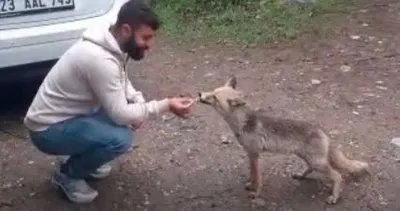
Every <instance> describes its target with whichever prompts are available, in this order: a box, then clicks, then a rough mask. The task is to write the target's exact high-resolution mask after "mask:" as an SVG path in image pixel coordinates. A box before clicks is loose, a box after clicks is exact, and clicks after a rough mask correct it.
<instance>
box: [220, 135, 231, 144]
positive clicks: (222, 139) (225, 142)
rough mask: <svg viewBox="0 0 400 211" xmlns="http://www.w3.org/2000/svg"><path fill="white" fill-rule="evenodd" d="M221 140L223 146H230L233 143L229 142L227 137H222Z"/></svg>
mask: <svg viewBox="0 0 400 211" xmlns="http://www.w3.org/2000/svg"><path fill="white" fill-rule="evenodd" d="M220 138H221V143H222V144H230V143H232V142H231V140H229V139H228V137H227V136H224V135H221V137H220Z"/></svg>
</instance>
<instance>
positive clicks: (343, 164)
mask: <svg viewBox="0 0 400 211" xmlns="http://www.w3.org/2000/svg"><path fill="white" fill-rule="evenodd" d="M329 159H330V162H331V165H332V166H333V167H335V168H336V169H338V170H339V171H342V172H343V171H344V172H346V173H350V174H357V173H361V172H369V170H368V169H369V165H368V163H366V162H363V161H359V160H351V159H348V158H347V157H346V156H345V155H344V154H343V152H342V150H341V147H340V146H338V145H336V146H333V145H332V146H330V147H329Z"/></svg>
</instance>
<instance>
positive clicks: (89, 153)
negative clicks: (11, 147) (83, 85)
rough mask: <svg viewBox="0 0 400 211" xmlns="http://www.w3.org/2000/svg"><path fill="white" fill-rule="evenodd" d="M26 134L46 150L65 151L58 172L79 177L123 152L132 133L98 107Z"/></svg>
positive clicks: (47, 151) (127, 146)
mask: <svg viewBox="0 0 400 211" xmlns="http://www.w3.org/2000/svg"><path fill="white" fill-rule="evenodd" d="M30 136H31V140H32V142H33V144H34V145H35V146H36V147H37V148H38V149H39V150H40V151H42V152H44V153H46V154H50V155H69V156H70V159H68V161H67V162H66V163H65V164H63V165H61V172H62V173H64V174H66V175H67V176H68V177H70V178H74V179H83V178H85V177H87V176H88V175H89V174H90V173H92V172H94V171H95V170H96V169H97V168H98V167H100V166H101V165H103V164H105V163H107V162H109V161H111V160H113V159H115V158H117V157H119V156H120V155H122V154H124V153H125V152H127V151H128V150H129V148H130V147H131V145H132V138H133V133H132V131H131V130H130V129H129V128H128V127H124V126H119V125H116V124H115V123H113V122H112V121H111V120H110V119H109V118H108V116H107V115H106V114H105V113H104V112H102V111H99V112H97V113H95V114H93V115H88V116H79V117H76V118H73V119H69V120H66V121H63V122H60V123H57V124H54V125H52V126H50V127H49V128H48V129H47V130H45V131H39V132H35V131H30Z"/></svg>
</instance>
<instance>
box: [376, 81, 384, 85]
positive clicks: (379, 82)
mask: <svg viewBox="0 0 400 211" xmlns="http://www.w3.org/2000/svg"><path fill="white" fill-rule="evenodd" d="M375 83H376V84H383V83H384V82H383V81H375Z"/></svg>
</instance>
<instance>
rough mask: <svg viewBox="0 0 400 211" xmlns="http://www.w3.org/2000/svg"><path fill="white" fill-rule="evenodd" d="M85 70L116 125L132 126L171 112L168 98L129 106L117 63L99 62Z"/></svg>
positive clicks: (91, 64)
mask: <svg viewBox="0 0 400 211" xmlns="http://www.w3.org/2000/svg"><path fill="white" fill-rule="evenodd" d="M85 68H87V69H86V71H85V75H86V79H87V81H88V84H89V85H90V86H91V88H92V90H93V93H94V95H95V96H96V97H97V99H98V100H99V101H100V103H101V105H102V107H103V108H104V109H105V111H106V112H107V114H108V115H109V117H110V118H111V119H112V120H113V121H114V122H115V123H116V124H119V125H131V124H133V123H134V122H137V121H143V120H145V119H148V118H151V117H155V116H158V115H159V114H161V113H163V112H165V111H168V110H169V104H168V103H169V100H168V99H167V98H165V99H163V100H160V101H156V100H153V101H149V102H147V103H145V102H142V103H133V104H129V103H128V102H127V100H126V96H125V90H124V87H123V86H122V83H121V80H123V78H122V75H121V72H120V69H119V66H118V64H117V63H116V62H115V61H113V60H111V59H104V60H97V61H96V62H91V63H89V64H87V65H86V67H85Z"/></svg>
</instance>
